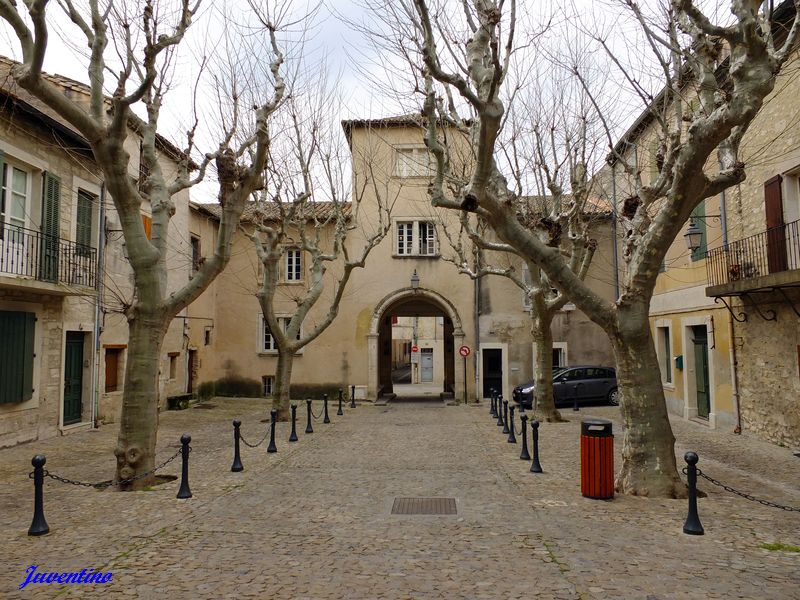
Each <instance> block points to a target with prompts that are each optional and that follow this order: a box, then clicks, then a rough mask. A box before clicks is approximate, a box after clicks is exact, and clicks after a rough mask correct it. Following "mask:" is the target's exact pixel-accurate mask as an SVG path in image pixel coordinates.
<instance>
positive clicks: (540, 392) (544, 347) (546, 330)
mask: <svg viewBox="0 0 800 600" xmlns="http://www.w3.org/2000/svg"><path fill="white" fill-rule="evenodd" d="M552 324H553V318H552V315H551V314H545V315H537V316H534V317H533V318H532V319H531V331H532V333H533V341H534V342H535V343H536V373H535V374H534V381H535V383H536V385H535V387H534V388H533V415H532V417H531V418H535V419H538V420H539V421H548V422H556V423H558V422H563V421H564V419H562V418H561V413H560V412H559V411H558V409H557V408H556V403H555V399H554V398H553V332H552V330H551V327H552Z"/></svg>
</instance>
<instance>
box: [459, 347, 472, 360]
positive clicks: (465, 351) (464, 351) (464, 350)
mask: <svg viewBox="0 0 800 600" xmlns="http://www.w3.org/2000/svg"><path fill="white" fill-rule="evenodd" d="M469 352H470V350H469V346H461V348H459V349H458V353H459V354H460V355H461V356H463V357H464V358H466V357H468V356H469Z"/></svg>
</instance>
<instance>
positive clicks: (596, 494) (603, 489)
mask: <svg viewBox="0 0 800 600" xmlns="http://www.w3.org/2000/svg"><path fill="white" fill-rule="evenodd" d="M581 494H583V495H584V496H586V497H587V498H596V499H606V498H613V497H614V434H613V431H612V423H611V421H608V420H606V419H585V420H583V421H581Z"/></svg>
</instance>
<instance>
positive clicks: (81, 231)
mask: <svg viewBox="0 0 800 600" xmlns="http://www.w3.org/2000/svg"><path fill="white" fill-rule="evenodd" d="M94 204H95V197H94V196H92V195H91V194H90V193H88V192H84V191H83V190H78V211H77V215H76V219H75V244H76V248H75V254H77V255H78V256H90V255H91V248H92V213H93V212H94Z"/></svg>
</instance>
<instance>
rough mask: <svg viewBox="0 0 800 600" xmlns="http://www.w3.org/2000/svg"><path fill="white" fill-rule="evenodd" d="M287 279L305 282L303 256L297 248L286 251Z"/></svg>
mask: <svg viewBox="0 0 800 600" xmlns="http://www.w3.org/2000/svg"><path fill="white" fill-rule="evenodd" d="M284 257H285V265H286V271H285V279H286V281H302V280H303V254H302V252H301V251H300V250H299V249H297V248H289V249H287V250H286V251H285V254H284Z"/></svg>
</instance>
